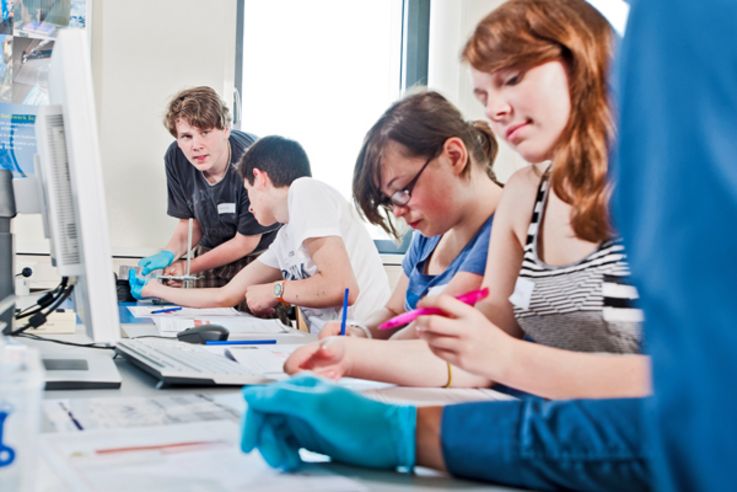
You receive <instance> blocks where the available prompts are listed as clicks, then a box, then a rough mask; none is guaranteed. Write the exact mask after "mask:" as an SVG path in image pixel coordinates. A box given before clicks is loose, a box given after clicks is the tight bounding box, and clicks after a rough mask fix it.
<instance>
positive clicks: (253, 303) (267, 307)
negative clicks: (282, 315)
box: [246, 283, 279, 316]
mask: <svg viewBox="0 0 737 492" xmlns="http://www.w3.org/2000/svg"><path fill="white" fill-rule="evenodd" d="M246 303H247V304H248V309H249V310H250V311H251V312H252V313H253V314H255V315H257V316H267V315H271V314H272V313H273V312H274V307H275V306H276V305H277V304H279V299H277V298H276V297H274V284H273V283H272V284H257V285H251V286H249V287H248V288H247V289H246Z"/></svg>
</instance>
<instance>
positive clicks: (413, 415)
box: [392, 405, 417, 473]
mask: <svg viewBox="0 0 737 492" xmlns="http://www.w3.org/2000/svg"><path fill="white" fill-rule="evenodd" d="M393 413H395V415H394V418H393V419H392V422H393V423H394V425H393V426H392V433H393V434H394V436H393V437H394V442H395V443H397V466H398V467H399V468H400V469H401V470H402V471H406V472H409V473H411V472H412V471H413V470H414V468H415V456H416V453H415V452H416V450H415V442H416V435H415V433H416V428H417V407H414V406H410V405H402V406H395V407H393Z"/></svg>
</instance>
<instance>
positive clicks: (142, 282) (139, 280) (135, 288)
mask: <svg viewBox="0 0 737 492" xmlns="http://www.w3.org/2000/svg"><path fill="white" fill-rule="evenodd" d="M149 280H151V279H150V278H146V277H139V276H138V275H136V271H135V270H134V269H133V268H131V269H130V270H128V283H129V284H130V286H131V295H132V296H133V297H135V298H136V299H139V300H140V299H143V298H144V295H143V294H142V293H141V291H142V290H143V288H144V287H145V286H146V284H147V283H148V281H149Z"/></svg>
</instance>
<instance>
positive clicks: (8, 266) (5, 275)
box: [0, 169, 16, 327]
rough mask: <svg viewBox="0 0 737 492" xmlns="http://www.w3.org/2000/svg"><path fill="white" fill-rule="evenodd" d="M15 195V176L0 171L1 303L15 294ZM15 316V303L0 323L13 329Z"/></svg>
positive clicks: (0, 313)
mask: <svg viewBox="0 0 737 492" xmlns="http://www.w3.org/2000/svg"><path fill="white" fill-rule="evenodd" d="M15 213H16V210H15V194H14V193H13V175H12V174H11V173H10V171H7V170H5V169H0V301H2V300H3V299H5V298H7V297H10V296H13V295H14V293H15V276H14V273H15V272H14V268H13V264H14V262H13V260H14V258H13V255H14V254H15V245H14V244H13V235H12V234H11V233H10V221H11V219H13V217H15ZM14 314H15V303H11V304H10V305H9V307H8V308H6V309H5V310H4V311H2V312H0V322H5V323H7V325H6V326H8V327H11V326H13V325H12V322H13V317H14ZM0 324H2V323H0Z"/></svg>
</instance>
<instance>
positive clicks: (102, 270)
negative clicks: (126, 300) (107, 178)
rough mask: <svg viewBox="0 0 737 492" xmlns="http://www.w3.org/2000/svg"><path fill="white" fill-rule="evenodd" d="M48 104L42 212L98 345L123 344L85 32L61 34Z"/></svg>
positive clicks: (41, 151)
mask: <svg viewBox="0 0 737 492" xmlns="http://www.w3.org/2000/svg"><path fill="white" fill-rule="evenodd" d="M49 102H50V103H51V104H50V105H48V106H41V107H39V109H38V112H37V114H36V141H37V148H38V155H39V160H38V163H37V164H38V169H37V172H38V174H39V177H40V182H41V186H42V190H43V193H42V197H43V202H44V204H43V207H42V208H43V213H44V214H45V215H46V218H45V222H46V223H47V224H48V229H49V235H50V240H51V249H52V256H53V257H54V259H55V264H56V267H57V268H58V270H59V273H60V275H62V276H65V277H69V278H70V279H71V281H73V282H74V285H75V286H74V301H75V302H74V305H75V309H76V310H77V314H78V315H79V316H80V318H81V320H82V323H83V324H84V325H85V327H86V328H87V331H88V334H89V335H90V337H91V338H92V339H93V340H94V341H95V342H100V343H115V342H117V341H118V339H119V337H120V320H119V317H118V308H117V298H116V294H115V280H114V274H113V264H112V251H111V247H110V236H109V231H108V223H107V207H106V204H105V190H104V183H103V178H102V170H101V167H100V150H99V143H98V134H97V119H96V112H95V100H94V91H93V85H92V71H91V68H90V55H89V49H88V46H87V39H86V33H85V32H84V31H82V30H74V29H66V30H62V31H60V33H59V36H58V38H57V40H56V45H55V47H54V52H53V54H52V56H51V62H50V65H49Z"/></svg>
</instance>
